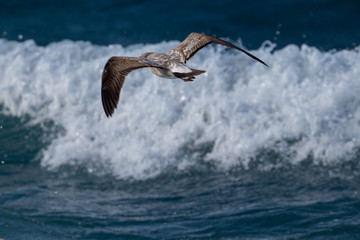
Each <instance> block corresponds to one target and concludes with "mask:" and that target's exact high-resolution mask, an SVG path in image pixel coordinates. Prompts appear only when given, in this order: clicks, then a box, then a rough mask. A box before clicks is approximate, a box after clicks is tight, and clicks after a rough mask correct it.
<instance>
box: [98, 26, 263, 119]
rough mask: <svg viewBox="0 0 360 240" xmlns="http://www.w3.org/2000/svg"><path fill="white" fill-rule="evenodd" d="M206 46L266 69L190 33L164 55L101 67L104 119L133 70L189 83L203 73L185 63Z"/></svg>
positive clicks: (122, 60) (123, 59)
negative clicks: (142, 69) (102, 69)
mask: <svg viewBox="0 0 360 240" xmlns="http://www.w3.org/2000/svg"><path fill="white" fill-rule="evenodd" d="M210 43H217V44H221V45H224V46H227V47H231V48H235V49H237V50H239V51H241V52H243V53H245V54H246V55H248V56H249V57H251V58H253V59H255V60H257V61H259V62H260V63H262V64H264V65H266V66H268V65H267V64H266V63H265V62H263V61H262V60H260V59H259V58H257V57H255V56H254V55H252V54H250V53H249V52H247V51H245V50H243V49H241V48H239V47H237V46H235V45H233V44H231V43H229V42H226V41H224V40H221V39H219V38H216V37H213V36H209V35H205V34H201V33H191V34H190V35H189V36H188V37H187V38H186V39H185V40H184V41H183V42H182V43H180V44H179V45H178V46H176V47H175V48H173V49H171V50H170V51H168V52H164V53H144V54H142V55H141V56H140V57H138V58H137V57H111V58H110V59H109V60H108V62H107V63H106V65H105V67H104V71H103V74H102V84H101V99H102V104H103V107H104V111H105V114H106V116H107V117H109V116H111V115H112V114H113V113H114V110H115V108H116V107H117V104H118V102H119V98H120V91H121V88H122V86H123V84H124V81H125V77H126V76H127V75H128V74H129V73H130V72H131V71H133V70H135V69H139V68H144V67H148V68H149V69H150V70H151V72H152V73H154V74H156V75H158V76H160V77H164V78H180V79H182V80H183V81H186V82H187V81H193V79H195V76H196V75H199V74H202V73H204V72H205V71H204V70H198V69H193V68H189V67H187V66H186V65H185V63H186V62H187V61H188V60H189V59H190V58H191V57H192V56H194V54H195V53H197V52H198V51H199V50H200V49H202V48H203V47H205V46H207V45H208V44H210Z"/></svg>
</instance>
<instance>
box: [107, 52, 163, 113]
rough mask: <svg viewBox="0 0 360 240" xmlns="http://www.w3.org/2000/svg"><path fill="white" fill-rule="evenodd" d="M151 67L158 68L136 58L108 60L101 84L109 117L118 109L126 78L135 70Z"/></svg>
mask: <svg viewBox="0 0 360 240" xmlns="http://www.w3.org/2000/svg"><path fill="white" fill-rule="evenodd" d="M150 66H151V67H158V66H156V64H155V63H154V64H151V63H149V61H147V60H146V61H145V60H143V59H139V58H135V57H111V58H110V59H109V60H108V62H107V63H106V65H105V67H104V71H103V74H102V83H101V99H102V104H103V107H104V111H105V114H106V116H107V117H109V116H111V115H112V114H113V113H114V110H115V108H116V107H117V104H118V102H119V97H120V90H121V88H122V86H123V84H124V81H125V77H126V76H127V75H128V74H129V73H130V72H131V71H133V70H135V69H139V68H144V67H150Z"/></svg>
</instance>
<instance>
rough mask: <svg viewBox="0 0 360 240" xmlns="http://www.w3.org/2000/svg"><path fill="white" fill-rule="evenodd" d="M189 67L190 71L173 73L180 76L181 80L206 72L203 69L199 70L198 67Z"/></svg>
mask: <svg viewBox="0 0 360 240" xmlns="http://www.w3.org/2000/svg"><path fill="white" fill-rule="evenodd" d="M190 69H191V72H187V73H179V72H174V75H175V77H177V78H180V79H182V80H191V79H194V78H195V76H197V75H200V74H202V73H204V72H206V71H204V70H199V69H194V68H190Z"/></svg>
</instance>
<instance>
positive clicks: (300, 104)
mask: <svg viewBox="0 0 360 240" xmlns="http://www.w3.org/2000/svg"><path fill="white" fill-rule="evenodd" d="M178 43H179V42H177V41H170V42H161V43H158V44H137V45H131V46H128V47H122V46H121V45H110V46H97V45H93V44H91V43H89V42H82V41H76V42H75V41H70V40H65V41H61V42H56V43H51V44H49V45H48V46H46V47H41V46H37V45H36V44H35V43H34V41H32V40H28V41H25V42H15V41H8V40H5V39H0V83H1V89H2V91H1V95H0V105H3V108H2V110H1V111H2V114H6V115H11V116H18V117H22V116H24V115H27V116H30V118H31V119H32V120H31V122H30V124H32V125H36V124H39V123H42V122H44V121H49V120H51V121H52V122H53V124H51V126H53V127H54V126H56V129H61V130H57V131H56V133H55V135H54V136H53V138H52V141H51V142H50V143H49V144H47V145H45V146H44V147H43V149H42V151H41V153H40V158H41V165H42V166H43V167H45V168H48V169H58V168H59V167H61V166H64V165H75V166H79V165H84V166H87V168H88V169H89V171H92V169H95V168H96V166H102V168H105V169H106V170H107V171H108V172H111V174H113V175H115V176H116V177H118V178H135V179H145V178H149V177H153V176H156V175H158V174H160V173H162V172H163V171H165V169H168V168H176V169H179V170H182V169H186V168H188V167H189V166H193V165H196V164H198V162H199V161H201V162H205V163H211V164H213V165H215V166H216V167H217V168H219V169H225V170H229V169H231V168H234V167H237V166H241V167H245V168H246V167H249V165H250V164H251V162H253V161H255V160H257V161H262V160H261V159H262V155H264V154H265V155H266V153H269V152H275V153H276V157H277V158H282V159H284V161H286V162H287V163H288V164H297V163H299V162H301V161H304V160H306V159H309V158H311V159H312V161H313V162H315V163H321V164H324V165H329V164H333V163H339V162H340V161H346V160H349V159H353V158H354V157H355V156H356V154H357V153H358V149H359V146H360V109H359V106H360V104H359V103H360V94H359V92H360V81H359V79H360V70H359V69H360V53H359V50H360V47H357V48H355V49H352V50H341V51H327V52H322V51H320V50H318V49H317V48H314V47H310V46H307V45H302V46H300V47H299V46H296V45H291V44H290V45H288V46H286V47H284V48H283V49H280V50H276V51H274V47H275V46H274V44H272V43H270V42H265V43H264V44H263V45H262V46H261V47H260V48H259V49H258V50H254V51H252V53H254V54H255V55H256V56H258V57H259V58H261V59H263V60H264V61H265V62H267V63H268V64H269V65H270V68H266V67H264V66H263V65H262V64H259V63H257V62H256V61H254V60H253V59H251V58H248V57H247V56H246V55H244V54H242V53H240V52H236V51H232V50H231V49H226V48H224V47H222V46H210V47H206V48H204V49H203V50H202V51H200V52H199V53H198V54H197V55H196V56H195V57H194V58H193V59H192V60H191V61H190V62H189V65H191V66H193V67H194V68H197V69H204V70H207V74H205V75H201V76H199V77H197V79H196V80H195V81H194V82H190V83H184V82H183V81H181V80H179V79H175V80H169V79H162V78H158V77H156V76H155V75H153V74H151V73H150V72H149V71H148V70H147V69H142V70H137V71H134V72H132V73H130V74H129V76H128V77H127V81H126V82H125V85H124V87H123V90H122V93H121V97H120V102H119V105H118V108H117V110H116V112H115V114H114V116H113V118H110V119H108V118H106V116H105V114H104V112H103V109H102V105H101V98H100V86H101V73H102V69H103V67H104V64H105V63H106V61H107V60H108V58H109V57H111V56H113V55H118V56H138V55H140V54H141V53H142V52H145V51H164V50H167V49H171V48H172V47H174V46H176V45H177V44H178ZM45 137H47V138H48V137H49V136H44V138H45ZM269 155H271V154H269ZM273 157H274V156H273ZM265 165H266V164H265ZM267 165H268V166H270V165H271V164H270V163H268V164H267Z"/></svg>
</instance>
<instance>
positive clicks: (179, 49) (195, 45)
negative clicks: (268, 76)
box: [169, 33, 268, 66]
mask: <svg viewBox="0 0 360 240" xmlns="http://www.w3.org/2000/svg"><path fill="white" fill-rule="evenodd" d="M210 43H217V44H221V45H224V46H227V47H231V48H235V49H237V50H240V51H241V52H243V53H245V54H246V55H248V56H249V57H251V58H253V59H255V60H257V61H259V62H261V63H262V64H264V65H265V66H268V65H267V64H266V63H265V62H264V61H262V60H260V59H259V58H257V57H255V56H254V55H252V54H251V53H249V52H247V51H245V50H244V49H241V48H239V47H237V46H235V45H233V44H231V43H229V42H226V41H224V40H221V39H220V38H216V37H213V36H209V35H206V34H201V33H190V34H189V36H188V37H187V38H186V39H185V40H184V41H183V42H182V43H180V44H179V45H178V46H176V47H175V48H174V49H172V50H170V51H169V53H171V54H176V55H177V56H178V57H179V58H180V59H181V60H182V61H183V62H184V63H186V61H188V60H189V59H190V58H191V57H192V56H194V54H195V53H197V52H198V51H199V50H200V49H202V48H203V47H205V46H207V45H209V44H210Z"/></svg>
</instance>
